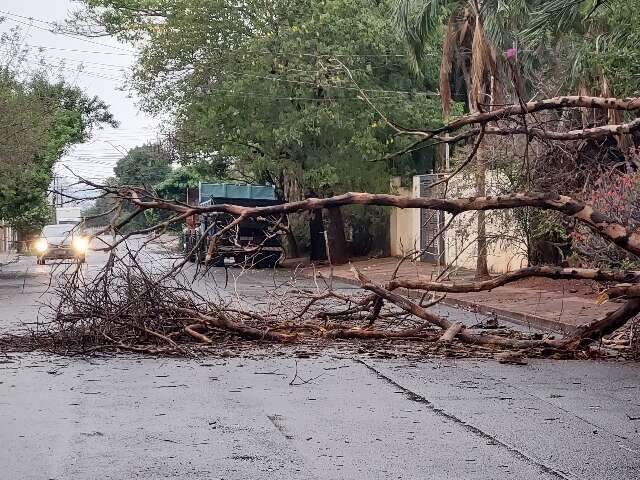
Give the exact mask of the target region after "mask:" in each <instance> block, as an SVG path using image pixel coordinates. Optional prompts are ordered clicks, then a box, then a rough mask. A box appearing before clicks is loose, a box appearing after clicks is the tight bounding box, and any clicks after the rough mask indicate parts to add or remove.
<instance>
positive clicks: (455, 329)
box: [438, 322, 464, 343]
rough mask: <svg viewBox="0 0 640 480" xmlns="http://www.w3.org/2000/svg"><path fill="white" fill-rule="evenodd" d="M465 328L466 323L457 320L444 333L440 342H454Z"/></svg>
mask: <svg viewBox="0 0 640 480" xmlns="http://www.w3.org/2000/svg"><path fill="white" fill-rule="evenodd" d="M463 328H464V323H462V322H456V323H453V324H452V325H451V326H450V327H449V328H447V330H446V331H445V332H444V333H443V334H442V336H441V337H440V339H439V340H438V341H439V342H443V343H449V342H452V341H453V339H454V338H455V336H456V335H458V334H459V333H460V331H461V330H462V329H463Z"/></svg>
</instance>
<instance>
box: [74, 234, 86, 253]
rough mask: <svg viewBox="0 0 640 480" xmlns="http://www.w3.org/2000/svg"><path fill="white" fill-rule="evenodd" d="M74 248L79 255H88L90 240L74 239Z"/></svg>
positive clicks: (83, 238) (84, 238)
mask: <svg viewBox="0 0 640 480" xmlns="http://www.w3.org/2000/svg"><path fill="white" fill-rule="evenodd" d="M72 246H73V249H74V250H75V251H76V252H77V253H86V251H87V250H88V249H89V239H88V238H86V237H76V238H74V239H73V243H72Z"/></svg>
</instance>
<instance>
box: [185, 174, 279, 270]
mask: <svg viewBox="0 0 640 480" xmlns="http://www.w3.org/2000/svg"><path fill="white" fill-rule="evenodd" d="M223 203H228V204H234V205H241V206H246V207H262V206H269V205H278V204H280V203H282V202H280V201H279V200H278V199H277V198H276V194H275V188H274V187H273V186H271V185H239V184H231V183H201V184H200V186H199V195H198V204H199V205H200V206H202V207H206V206H209V205H216V204H223ZM233 219H234V217H233V216H232V215H229V214H226V213H219V212H212V213H206V214H202V215H194V216H193V217H190V218H189V219H187V222H186V224H185V228H184V230H183V248H184V253H185V255H186V256H187V257H188V258H189V259H190V260H192V261H195V262H206V263H207V264H208V265H212V266H226V265H232V264H236V265H244V266H247V267H254V268H274V267H276V266H277V265H278V264H279V263H280V262H281V261H282V259H283V258H284V249H283V247H282V235H281V233H280V232H279V231H274V223H276V222H277V219H260V218H250V219H247V220H245V221H243V222H241V223H240V224H239V225H238V226H237V227H236V228H234V229H231V230H229V231H227V232H225V233H224V234H223V235H222V236H221V237H219V238H218V239H217V240H216V242H215V245H214V246H213V247H212V248H211V249H210V248H209V247H210V243H211V242H210V241H209V240H210V239H211V238H212V237H213V236H214V235H216V233H218V232H220V231H221V230H222V229H223V228H224V227H226V226H227V225H229V223H230V222H232V221H233Z"/></svg>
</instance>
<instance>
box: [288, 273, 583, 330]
mask: <svg viewBox="0 0 640 480" xmlns="http://www.w3.org/2000/svg"><path fill="white" fill-rule="evenodd" d="M299 272H300V273H301V274H302V275H304V276H305V277H307V278H313V275H312V274H311V275H310V274H308V273H306V272H305V271H304V269H302V270H300V271H299ZM333 278H334V280H338V281H340V282H343V283H348V284H349V285H356V286H358V285H360V282H358V281H357V280H356V279H355V278H348V277H341V276H338V275H335V274H334V275H333ZM400 290H401V291H403V293H404V294H405V295H406V294H407V293H408V292H409V291H408V290H406V289H404V288H403V289H400ZM441 303H442V304H443V305H448V306H450V307H458V308H463V309H465V310H472V311H474V312H478V313H484V314H494V315H496V317H498V318H499V319H500V320H502V321H503V322H507V323H512V324H515V325H520V326H523V327H531V328H535V329H537V330H546V331H550V332H554V333H563V334H565V335H566V334H571V333H573V332H574V331H575V330H576V327H575V326H573V325H567V324H566V323H562V322H558V321H556V320H549V319H548V318H543V317H538V316H537V315H531V314H528V313H520V312H513V311H511V310H506V309H503V308H498V307H492V306H488V305H482V304H479V303H474V302H469V301H467V300H462V299H459V298H451V297H445V298H444V299H443V300H442V301H441Z"/></svg>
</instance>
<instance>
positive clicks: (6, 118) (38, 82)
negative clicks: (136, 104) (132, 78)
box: [0, 66, 117, 233]
mask: <svg viewBox="0 0 640 480" xmlns="http://www.w3.org/2000/svg"><path fill="white" fill-rule="evenodd" d="M103 124H110V125H113V126H116V125H117V124H116V122H115V121H114V119H113V117H112V115H111V114H110V113H109V111H108V108H107V106H106V105H105V104H104V103H103V102H102V101H100V100H99V99H97V98H96V97H93V98H90V97H87V96H86V95H85V94H84V93H83V92H82V91H81V90H80V89H78V88H77V87H73V86H71V85H69V84H67V83H65V82H64V81H52V80H50V79H49V78H48V77H47V75H45V74H44V73H36V74H34V75H32V76H30V77H27V78H24V77H23V76H19V75H18V74H17V73H16V72H15V71H13V70H12V69H10V68H9V67H6V66H5V67H0V127H1V128H2V135H1V136H0V219H2V220H4V221H5V222H7V223H8V224H10V225H12V226H14V227H16V228H17V229H18V230H20V231H23V232H25V233H29V232H33V231H38V230H39V229H40V228H41V227H42V226H43V225H44V224H45V223H46V222H47V221H48V219H49V218H50V211H49V209H48V207H47V199H46V192H47V189H48V187H49V184H50V183H51V176H52V169H53V166H54V164H55V162H56V161H57V160H59V159H60V157H61V156H62V155H64V153H65V152H66V151H67V149H68V148H69V147H70V146H72V145H74V144H77V143H81V142H84V141H85V140H87V139H88V138H89V137H90V135H91V131H92V129H93V128H95V127H99V126H101V125H103Z"/></svg>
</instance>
